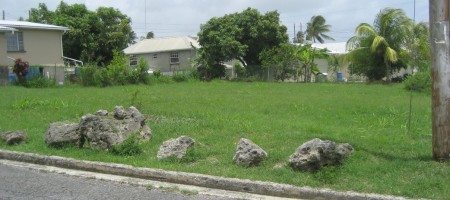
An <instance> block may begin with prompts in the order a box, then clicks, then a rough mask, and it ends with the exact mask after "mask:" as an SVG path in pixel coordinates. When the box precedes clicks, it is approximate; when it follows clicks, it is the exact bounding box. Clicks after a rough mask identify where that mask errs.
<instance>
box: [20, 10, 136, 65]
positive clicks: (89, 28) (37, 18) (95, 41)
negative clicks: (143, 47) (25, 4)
mask: <svg viewBox="0 0 450 200" xmlns="http://www.w3.org/2000/svg"><path fill="white" fill-rule="evenodd" d="M28 21H31V22H38V23H45V24H54V25H59V26H66V27H68V28H70V30H69V31H67V32H66V33H65V34H64V35H63V48H64V54H65V56H67V57H71V58H75V59H80V60H82V61H84V62H85V63H95V64H97V65H101V64H104V65H106V64H108V63H109V62H110V61H111V60H112V58H113V56H114V54H113V51H114V50H116V51H121V50H122V49H124V48H126V47H127V46H128V45H129V44H131V43H133V42H134V39H135V37H136V35H135V33H134V32H133V31H132V29H131V19H130V18H129V17H128V16H126V15H124V14H122V13H121V12H120V11H119V10H117V9H114V8H106V7H100V8H98V9H97V10H96V11H95V12H94V11H89V10H88V9H87V8H86V6H85V5H84V4H73V5H68V4H67V3H65V2H63V1H61V3H60V4H59V5H58V7H57V8H56V10H55V11H50V10H48V8H47V6H46V5H45V4H44V3H40V4H39V7H38V8H33V9H31V12H30V18H29V19H28Z"/></svg>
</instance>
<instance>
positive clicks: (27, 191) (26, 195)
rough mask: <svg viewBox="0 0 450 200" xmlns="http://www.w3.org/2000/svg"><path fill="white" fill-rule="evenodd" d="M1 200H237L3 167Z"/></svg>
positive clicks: (177, 189)
mask: <svg viewBox="0 0 450 200" xmlns="http://www.w3.org/2000/svg"><path fill="white" fill-rule="evenodd" d="M62 170H64V169H62ZM183 193H184V194H183ZM0 199H1V200H8V199H14V200H16V199H17V200H21V199H27V200H28V199H33V200H39V199H45V200H52V199H55V200H63V199H76V200H82V199H89V200H92V199H102V200H103V199H108V200H109V199H111V200H112V199H127V200H128V199H155V200H156V199H157V200H166V199H167V200H185V199H186V200H200V199H201V200H203V199H204V200H208V199H210V200H213V199H214V200H225V199H234V198H229V197H217V196H210V195H204V194H196V192H195V191H188V190H184V191H183V190H180V189H179V188H177V187H166V188H163V187H160V188H155V187H154V186H145V187H144V186H136V185H132V184H129V183H123V182H120V181H107V180H99V179H97V178H92V177H90V178H89V177H80V176H72V175H67V174H61V173H54V172H49V171H46V170H40V169H30V168H27V167H20V166H13V165H5V164H2V163H0Z"/></svg>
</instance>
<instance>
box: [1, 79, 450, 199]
mask: <svg viewBox="0 0 450 200" xmlns="http://www.w3.org/2000/svg"><path fill="white" fill-rule="evenodd" d="M1 92H2V97H3V98H1V99H0V116H2V120H0V129H1V130H25V131H27V132H28V134H29V138H30V141H29V143H27V144H24V145H19V146H6V145H5V144H3V143H1V144H0V148H2V149H10V150H17V151H24V152H36V153H40V154H45V155H59V156H66V157H72V158H77V159H85V160H95V161H104V162H117V163H124V164H131V165H134V166H141V167H152V168H161V169H166V170H176V171H186V172H195V173H203V174H210V175H218V176H226V177H237V178H245V179H253V180H262V181H274V182H280V183H287V184H292V185H296V186H312V187H326V188H332V189H335V190H342V191H347V190H352V191H358V192H373V193H382V194H390V195H401V196H407V197H413V198H432V199H447V198H448V197H449V196H450V179H449V178H448V177H450V165H449V164H448V163H437V162H434V161H432V160H431V106H430V105H431V102H430V101H431V97H430V96H428V95H427V94H421V93H415V94H414V96H413V105H412V107H413V115H412V120H411V122H412V126H411V130H410V132H409V133H408V130H407V123H408V116H409V115H408V112H409V97H410V96H409V95H410V93H409V92H408V91H405V90H404V89H403V88H402V86H401V85H391V86H386V85H363V84H289V83H287V84H279V83H259V82H252V83H242V82H222V81H212V82H209V83H204V82H182V83H171V84H151V85H140V86H139V85H134V86H117V87H108V88H90V87H88V88H82V87H60V88H45V89H27V88H20V87H6V88H2V89H1ZM137 103H138V104H139V108H140V110H141V112H142V113H144V114H146V115H147V117H148V118H147V122H148V124H149V126H150V127H151V128H152V131H153V134H154V137H153V138H152V140H151V141H150V142H147V143H144V144H141V146H140V147H141V148H142V149H143V153H142V154H139V155H136V156H131V157H122V156H117V155H114V154H111V153H104V152H95V151H91V150H89V149H77V148H72V147H68V148H63V149H52V148H48V147H46V146H45V144H44V141H43V137H44V134H45V131H46V129H47V126H48V124H49V123H51V122H55V121H73V122H77V121H78V120H79V118H80V117H81V116H82V115H84V114H86V113H94V112H95V111H97V110H99V109H107V110H112V108H113V107H114V106H115V105H124V106H130V105H132V104H137ZM180 135H188V136H191V137H193V138H194V139H195V140H196V142H197V143H196V146H195V149H194V150H193V151H192V152H190V155H189V156H190V158H189V159H188V160H189V161H188V162H167V161H158V160H157V159H156V152H157V151H158V148H159V145H160V144H161V143H162V142H163V141H165V140H167V139H169V138H173V137H178V136H180ZM241 137H245V138H249V139H251V140H253V141H254V142H255V143H257V144H258V145H259V146H261V147H262V148H264V149H265V150H266V151H267V152H268V154H269V158H268V160H266V161H264V162H263V163H262V165H261V166H258V167H254V168H248V169H247V168H241V167H238V166H235V165H234V164H233V162H232V158H233V155H234V153H235V148H236V144H237V142H238V140H239V138H241ZM316 137H317V138H321V139H328V140H334V141H336V142H347V143H350V144H352V145H353V146H354V147H355V149H356V151H355V152H354V154H353V155H352V156H351V157H350V158H349V159H348V160H346V161H345V162H344V164H343V165H342V166H340V167H335V168H327V169H326V170H325V171H323V172H320V173H316V174H311V173H306V172H296V171H293V170H291V169H290V168H289V167H288V166H287V165H286V162H287V159H288V157H289V155H290V154H292V153H293V152H294V151H295V149H296V148H297V147H298V146H299V145H301V144H302V143H304V142H306V141H308V140H310V139H313V138H316Z"/></svg>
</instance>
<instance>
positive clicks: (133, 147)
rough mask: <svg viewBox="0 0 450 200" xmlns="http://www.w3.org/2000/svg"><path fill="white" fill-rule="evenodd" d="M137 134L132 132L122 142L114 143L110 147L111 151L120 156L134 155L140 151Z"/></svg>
mask: <svg viewBox="0 0 450 200" xmlns="http://www.w3.org/2000/svg"><path fill="white" fill-rule="evenodd" d="M139 140H140V139H139V134H133V135H131V136H130V137H129V138H128V139H126V140H124V141H123V143H122V144H116V145H114V146H113V148H112V153H114V154H116V155H120V156H134V155H139V154H141V153H142V150H141V148H140V147H139Z"/></svg>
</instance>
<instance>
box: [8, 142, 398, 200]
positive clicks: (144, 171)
mask: <svg viewBox="0 0 450 200" xmlns="http://www.w3.org/2000/svg"><path fill="white" fill-rule="evenodd" d="M0 159H6V160H13V161H19V162H27V163H34V164H40V165H48V166H55V167H61V168H68V169H76V170H84V171H91V172H98V173H104V174H113V175H120V176H128V177H134V178H142V179H150V180H157V181H164V182H171V183H178V184H186V185H194V186H200V187H207V188H215V189H222V190H231V191H237V192H246V193H253V194H260V195H269V196H278V197H289V198H300V199H336V200H341V199H342V200H366V199H370V200H405V199H406V198H403V197H394V196H386V195H379V194H364V193H356V192H336V191H332V190H330V189H314V188H310V187H296V186H292V185H287V184H279V183H271V182H262V181H251V180H242V179H236V178H224V177H217V176H209V175H203V174H194V173H185V172H173V171H164V170H159V169H150V168H142V167H133V166H129V165H122V164H113V163H102V162H92V161H82V160H76V159H71V158H64V157H58V156H42V155H38V154H33V153H21V152H14V151H7V150H1V149H0Z"/></svg>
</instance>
